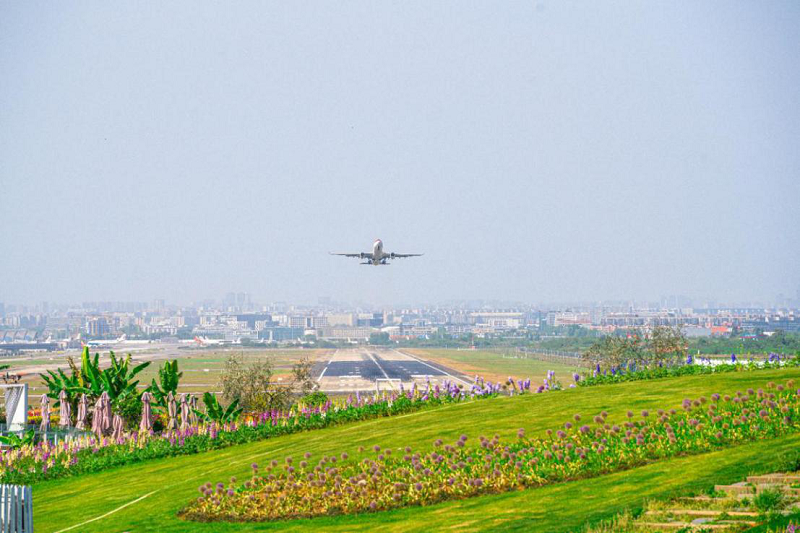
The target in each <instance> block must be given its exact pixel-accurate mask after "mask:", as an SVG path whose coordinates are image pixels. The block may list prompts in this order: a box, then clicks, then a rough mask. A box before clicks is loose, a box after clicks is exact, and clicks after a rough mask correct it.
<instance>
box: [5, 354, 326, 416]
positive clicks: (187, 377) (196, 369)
mask: <svg viewBox="0 0 800 533" xmlns="http://www.w3.org/2000/svg"><path fill="white" fill-rule="evenodd" d="M94 353H95V352H94V351H93V352H92V354H93V355H94ZM98 353H100V363H101V366H106V365H108V361H109V358H108V350H98ZM329 353H330V352H329V351H328V350H265V349H253V348H239V349H236V348H227V349H214V348H206V349H185V350H180V352H179V355H178V356H177V357H167V358H162V359H157V360H153V361H152V362H151V363H150V366H148V367H147V368H146V369H144V370H143V371H142V372H141V373H140V374H139V376H138V379H139V385H140V388H144V387H145V386H146V385H149V384H150V382H151V381H152V380H153V378H156V377H157V376H158V369H159V368H160V367H161V366H162V365H163V364H164V361H165V360H167V359H173V358H177V359H178V366H179V369H180V370H181V371H182V372H183V377H182V378H181V383H180V388H179V392H191V393H203V392H205V391H211V390H218V389H217V384H218V383H219V377H220V374H221V372H222V369H223V368H224V366H225V361H226V360H227V358H228V357H229V356H230V355H231V354H242V355H243V356H244V359H245V361H247V360H252V359H267V360H269V361H270V362H271V363H272V364H273V370H274V373H275V377H276V379H277V380H278V381H280V380H282V379H285V378H287V377H288V376H289V374H290V373H291V367H292V365H293V364H295V363H297V362H298V361H299V360H300V359H301V358H303V357H308V358H309V359H310V360H312V361H314V360H315V359H317V358H321V357H326V356H327V355H328V354H329ZM116 355H117V356H124V355H126V353H125V352H124V351H117V352H116ZM152 356H161V354H160V353H159V352H158V351H157V350H149V351H137V352H134V354H133V360H134V362H135V363H138V362H142V361H144V360H146V358H147V357H152ZM73 357H74V359H75V360H76V361H77V362H78V363H79V362H80V357H75V356H73ZM0 363H2V364H8V365H9V366H10V367H11V368H9V369H8V371H9V372H12V373H20V374H23V379H22V382H23V383H27V384H28V386H29V387H30V389H29V390H30V394H31V395H40V394H42V393H44V392H45V391H46V390H47V389H46V387H45V385H44V382H43V381H42V379H41V378H40V377H39V371H36V370H32V369H33V368H35V367H41V366H42V365H46V366H50V365H58V366H59V367H60V368H61V369H62V370H64V372H66V373H67V374H69V373H70V370H69V365H68V363H67V359H66V356H65V355H64V354H52V355H50V356H47V357H41V356H37V357H35V358H33V357H32V358H17V359H15V360H13V361H8V362H6V363H3V362H2V361H0ZM31 405H34V406H38V405H39V404H38V401H34V402H33V403H32V404H31Z"/></svg>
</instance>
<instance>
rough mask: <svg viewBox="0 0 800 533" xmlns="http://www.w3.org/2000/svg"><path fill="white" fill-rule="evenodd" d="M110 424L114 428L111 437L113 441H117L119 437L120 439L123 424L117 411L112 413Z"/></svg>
mask: <svg viewBox="0 0 800 533" xmlns="http://www.w3.org/2000/svg"><path fill="white" fill-rule="evenodd" d="M112 426H113V428H114V432H113V434H112V438H113V439H114V442H119V441H120V439H122V428H123V426H124V423H123V420H122V417H121V416H119V414H118V413H114V417H113V422H112Z"/></svg>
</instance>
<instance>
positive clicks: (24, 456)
mask: <svg viewBox="0 0 800 533" xmlns="http://www.w3.org/2000/svg"><path fill="white" fill-rule="evenodd" d="M509 379H510V382H511V383H512V384H513V385H512V389H513V390H515V391H517V392H518V393H525V392H527V391H529V389H530V380H526V381H522V382H520V383H519V384H517V383H516V382H514V381H513V380H511V378H509ZM499 391H500V385H497V384H493V383H488V382H487V383H484V382H482V381H481V382H480V384H476V385H474V386H473V388H472V390H469V391H467V390H465V389H463V388H460V387H458V386H456V385H455V384H453V383H450V382H446V383H444V385H443V386H442V387H439V386H438V385H437V386H433V387H432V386H430V384H429V385H428V386H427V387H426V388H425V387H424V388H417V387H416V386H414V387H412V388H411V389H410V390H404V389H403V388H402V387H401V389H400V391H398V392H391V393H383V394H381V395H378V394H374V395H361V394H360V393H356V394H355V396H350V397H348V398H347V399H345V400H343V401H340V402H332V401H327V402H325V403H324V404H323V405H317V406H306V405H304V404H302V403H301V404H298V405H297V406H295V407H293V408H291V409H289V410H286V411H282V410H272V411H268V412H263V413H259V414H255V415H253V414H250V415H245V416H242V417H240V418H239V420H237V421H235V422H228V423H225V424H219V423H213V422H210V423H201V424H198V425H190V426H188V427H186V428H185V429H178V430H171V431H164V432H161V433H151V432H136V433H128V434H125V435H124V436H123V438H121V439H119V440H117V441H115V440H114V439H112V438H109V437H104V438H100V439H98V438H97V437H96V436H94V435H91V434H86V435H83V436H78V437H76V438H74V439H72V440H70V441H62V442H59V443H58V444H50V443H48V442H40V443H38V444H35V445H24V446H21V447H20V448H17V449H5V450H2V451H0V483H16V484H31V483H35V482H37V481H42V480H45V479H54V478H57V477H63V476H70V475H77V474H82V473H86V472H97V471H100V470H104V469H106V468H110V467H113V466H119V465H123V464H130V463H134V462H139V461H144V460H148V459H156V458H160V457H168V456H174V455H188V454H194V453H199V452H203V451H207V450H212V449H217V448H223V447H226V446H230V445H234V444H244V443H247V442H253V441H256V440H261V439H266V438H270V437H275V436H278V435H285V434H289V433H296V432H298V431H304V430H309V429H318V428H323V427H327V426H330V425H335V424H341V423H346V422H352V421H357V420H366V419H370V418H378V417H382V416H392V415H396V414H401V413H407V412H409V411H414V410H418V409H422V408H427V407H433V406H438V405H443V404H447V403H456V402H463V401H468V400H471V399H479V398H488V397H494V396H496V395H497V394H498V393H499Z"/></svg>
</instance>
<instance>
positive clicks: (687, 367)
mask: <svg viewBox="0 0 800 533" xmlns="http://www.w3.org/2000/svg"><path fill="white" fill-rule="evenodd" d="M796 367H800V358H798V357H792V358H790V357H781V356H779V355H778V354H774V353H773V354H770V356H769V358H768V359H767V360H766V361H762V362H756V361H752V360H751V361H747V362H741V361H738V360H737V359H736V356H735V355H733V354H732V355H731V361H730V362H729V363H727V362H726V363H719V364H714V363H712V362H711V361H710V360H709V359H704V360H700V361H695V360H694V359H689V360H687V361H686V363H685V364H674V365H663V366H660V367H658V366H656V367H645V368H636V367H635V366H630V367H626V366H622V367H614V368H607V369H604V370H603V369H601V367H600V365H599V364H598V365H597V366H595V368H594V369H593V370H592V372H591V373H589V374H587V375H585V376H581V375H579V374H575V375H574V380H575V384H576V385H577V386H578V387H591V386H594V385H607V384H610V383H622V382H625V381H640V380H646V379H659V378H668V377H680V376H692V375H701V374H722V373H726V372H747V371H753V370H770V369H775V368H796Z"/></svg>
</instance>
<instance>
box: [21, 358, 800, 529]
mask: <svg viewBox="0 0 800 533" xmlns="http://www.w3.org/2000/svg"><path fill="white" fill-rule="evenodd" d="M789 378H794V379H797V378H800V369H787V370H778V371H764V372H743V373H736V374H733V373H731V374H718V375H711V376H689V377H684V378H677V379H666V380H657V381H650V382H633V383H625V384H620V385H611V386H602V387H591V388H581V389H573V390H567V391H564V392H559V393H551V394H542V395H531V396H521V397H515V398H495V399H489V400H484V401H476V402H469V403H464V404H455V405H449V406H445V407H441V408H437V409H431V410H426V411H420V412H416V413H412V414H408V415H403V416H398V417H394V418H384V419H379V420H373V421H367V422H361V423H354V424H349V425H344V426H339V427H333V428H328V429H323V430H318V431H312V432H307V433H301V434H295V435H290V436H285V437H280V438H275V439H272V440H267V441H262V442H257V443H251V444H246V445H241V446H236V447H231V448H228V449H224V450H219V451H215V452H209V453H204V454H200V455H194V456H185V457H176V458H168V459H163V460H156V461H152V462H148V463H143V464H137V465H131V466H127V467H120V468H117V469H114V470H110V471H106V472H101V473H97V474H91V475H86V476H82V477H78V478H74V479H62V480H56V481H51V482H46V483H42V484H40V485H36V486H35V487H34V491H33V494H34V513H35V515H34V516H35V525H36V530H37V531H41V532H54V531H64V530H69V531H80V532H91V531H98V532H108V531H173V532H178V531H202V532H210V531H264V530H275V529H281V530H290V531H299V530H304V529H324V530H338V531H365V530H369V529H373V528H376V527H380V528H381V529H382V530H393V531H420V530H443V529H459V530H474V531H477V530H485V529H488V528H490V527H491V528H492V529H500V530H527V531H572V530H574V529H576V528H579V526H580V525H581V524H583V523H584V522H586V521H587V520H599V519H601V518H605V517H608V516H611V515H612V514H613V513H615V512H618V511H620V510H622V509H623V508H625V507H636V506H639V505H641V503H642V501H643V499H644V498H652V497H666V496H671V495H675V494H677V493H678V492H679V491H681V490H701V489H704V488H706V487H707V486H709V485H711V484H713V483H715V482H716V483H723V482H733V481H738V480H739V479H741V478H742V477H743V476H745V475H747V474H750V473H755V472H766V471H769V470H770V469H773V468H775V467H776V466H775V465H776V461H778V459H779V458H780V457H781V455H782V454H783V453H784V452H788V451H791V450H795V449H797V447H798V445H800V435H793V436H789V437H784V438H781V439H776V440H773V441H763V442H757V443H753V444H749V445H745V446H739V447H736V448H731V449H728V450H724V451H720V452H715V453H711V454H706V455H703V456H695V457H683V458H677V459H673V460H669V461H663V462H658V463H653V464H651V465H648V466H644V467H640V468H636V469H632V470H630V471H627V472H620V473H617V474H613V475H608V476H604V477H601V478H596V479H587V480H581V481H575V482H570V483H562V484H558V485H552V486H549V487H544V488H539V489H530V490H525V491H519V492H512V493H506V494H500V495H490V496H483V497H479V498H473V499H468V500H462V501H455V502H448V503H444V504H439V505H435V506H430V507H425V508H407V509H402V510H398V511H391V512H385V513H375V514H367V515H360V516H348V517H333V518H327V517H326V518H321V519H314V520H299V521H291V522H279V523H247V524H228V523H210V524H200V523H193V522H185V521H182V520H180V519H178V518H177V517H176V513H177V512H178V510H179V509H181V508H182V507H183V506H184V505H185V504H186V503H187V502H188V501H189V500H190V499H192V498H194V497H195V496H196V495H197V487H198V486H199V485H201V484H202V483H204V482H206V481H212V482H217V481H227V480H228V479H229V478H230V477H231V476H237V477H238V478H240V479H241V478H243V477H245V476H247V475H248V474H249V471H250V467H249V465H250V463H252V462H258V463H262V464H263V463H265V462H266V461H267V460H270V459H273V458H278V459H281V458H283V457H285V456H286V455H293V456H295V457H299V456H300V455H301V454H303V453H304V452H306V451H308V452H311V453H312V454H314V457H317V458H318V457H320V456H321V455H322V454H333V453H340V452H343V451H347V452H348V453H350V455H351V459H350V460H358V459H359V458H361V457H363V456H365V455H366V454H367V452H365V453H364V454H358V453H357V451H356V448H357V447H358V446H359V445H364V446H371V445H373V444H379V445H381V446H383V447H384V448H385V447H392V448H396V447H399V446H406V445H409V446H412V447H414V448H417V449H423V450H429V449H431V448H432V444H433V441H434V440H435V439H436V438H440V437H441V438H444V439H445V440H446V441H455V440H456V439H457V438H458V436H459V435H460V434H462V433H465V434H467V435H468V436H469V437H470V438H472V439H473V440H475V439H477V437H478V436H479V435H481V434H485V435H492V434H495V433H498V434H500V435H501V436H503V437H509V438H510V437H512V436H513V435H514V434H515V433H516V430H517V429H518V428H520V427H524V428H525V429H526V431H527V432H528V434H536V433H541V432H543V431H544V430H545V429H547V428H553V427H556V426H559V425H561V424H562V423H563V422H564V421H566V420H568V419H569V418H570V417H571V416H572V415H573V414H575V413H581V414H584V415H592V414H596V413H598V412H600V411H601V410H607V411H608V412H609V413H610V419H612V420H617V421H619V420H622V419H623V418H624V415H625V412H626V411H627V409H629V408H630V409H635V410H639V409H657V408H659V407H677V406H678V405H679V404H680V402H681V400H682V399H683V398H685V397H698V396H700V395H709V394H711V393H713V392H735V391H736V390H743V389H746V388H748V387H759V386H764V384H766V383H767V382H768V381H772V380H774V381H777V380H781V381H785V380H787V379H789Z"/></svg>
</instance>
